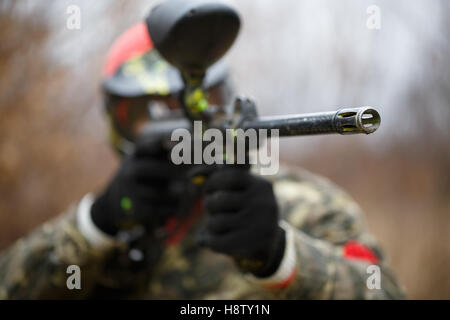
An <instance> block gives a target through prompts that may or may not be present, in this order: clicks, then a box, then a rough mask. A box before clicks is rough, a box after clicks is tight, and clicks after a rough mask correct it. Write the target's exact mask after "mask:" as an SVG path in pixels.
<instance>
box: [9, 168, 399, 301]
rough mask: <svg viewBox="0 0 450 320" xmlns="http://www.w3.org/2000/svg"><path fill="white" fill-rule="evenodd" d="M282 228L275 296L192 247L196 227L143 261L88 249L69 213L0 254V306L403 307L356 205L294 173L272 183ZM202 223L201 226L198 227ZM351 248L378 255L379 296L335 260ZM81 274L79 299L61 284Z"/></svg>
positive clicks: (155, 246)
mask: <svg viewBox="0 0 450 320" xmlns="http://www.w3.org/2000/svg"><path fill="white" fill-rule="evenodd" d="M273 182H274V190H275V193H276V195H277V199H278V202H279V206H280V210H281V215H282V217H283V219H285V220H286V221H288V222H289V224H290V225H291V226H292V227H293V228H295V249H296V255H297V270H296V274H295V278H294V279H293V280H292V281H291V282H290V283H289V285H288V286H286V287H284V288H282V289H264V288H262V287H261V286H260V285H258V284H256V283H253V282H251V281H249V280H248V279H247V278H246V277H245V276H244V275H243V274H242V273H241V272H240V271H239V269H238V268H236V266H235V265H234V263H233V261H232V259H231V258H229V257H227V256H225V255H221V254H217V253H214V252H212V251H210V250H208V249H204V248H199V247H198V246H197V244H196V242H195V235H196V232H197V229H198V228H199V227H200V226H201V221H198V223H196V224H195V226H194V227H193V228H192V229H191V230H190V231H189V232H188V234H187V235H186V236H185V237H184V239H183V240H182V241H181V242H180V243H179V244H176V245H170V246H165V245H162V244H160V243H151V244H150V245H149V244H148V242H151V240H150V239H147V240H146V241H143V242H144V243H145V242H147V244H144V245H143V246H142V247H145V250H143V252H144V254H143V256H144V259H141V260H139V259H138V261H135V260H136V259H134V260H133V259H131V258H130V257H132V256H133V255H132V254H130V252H129V251H130V250H129V249H128V248H126V247H125V246H117V247H116V248H113V249H111V250H108V251H107V252H101V251H98V250H96V249H94V248H92V247H91V246H90V245H89V243H88V242H87V241H86V240H85V239H84V238H83V236H82V234H81V233H80V231H79V230H78V229H77V226H76V219H75V216H76V207H75V206H74V207H71V208H70V209H69V210H68V212H66V213H65V214H63V215H62V216H60V217H58V218H57V219H55V220H53V221H50V222H48V223H46V224H44V225H43V226H41V227H40V228H38V229H37V230H36V231H34V232H33V233H31V234H30V235H28V236H26V237H24V238H23V239H20V240H18V241H17V242H16V243H15V244H14V245H12V246H11V247H10V248H9V249H7V250H6V251H5V252H3V253H1V254H0V299H96V298H100V299H102V298H103V299H104V298H137V299H399V298H404V293H403V290H402V289H401V287H400V286H399V285H398V283H397V282H396V280H395V278H394V276H393V275H392V273H391V271H390V270H389V267H388V265H387V261H386V258H385V256H384V254H383V252H382V251H381V249H380V248H379V246H378V244H377V243H376V241H375V240H374V239H373V237H371V236H370V235H369V234H368V233H367V230H366V229H365V226H364V221H363V217H362V213H361V210H360V208H359V207H358V205H357V204H355V202H354V201H353V200H352V199H351V198H350V197H349V196H348V195H347V194H346V193H345V192H343V191H342V190H340V189H339V188H337V187H336V186H334V185H333V184H332V183H330V182H329V181H328V180H326V179H324V178H321V177H317V176H315V175H313V174H311V173H309V172H306V171H304V170H299V169H295V170H294V169H289V170H284V171H283V170H281V171H280V173H279V174H278V175H277V176H274V177H273ZM199 219H201V218H199ZM350 240H356V241H358V242H360V243H362V244H364V245H366V246H367V247H369V248H370V249H372V251H373V252H375V253H376V255H377V256H378V258H379V262H378V265H379V267H380V269H381V289H372V290H371V289H368V288H367V285H366V281H367V278H368V276H369V274H367V267H368V266H369V263H367V262H365V261H364V260H356V259H352V260H349V259H347V258H344V257H343V256H342V250H343V245H345V243H346V242H347V241H350ZM73 264H74V265H78V266H80V268H81V290H76V289H74V290H69V289H68V288H67V285H66V281H67V278H68V276H69V275H68V274H67V273H66V270H67V267H68V266H69V265H73Z"/></svg>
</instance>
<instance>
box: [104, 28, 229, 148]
mask: <svg viewBox="0 0 450 320" xmlns="http://www.w3.org/2000/svg"><path fill="white" fill-rule="evenodd" d="M103 74H104V81H103V92H104V97H105V107H106V113H107V116H108V122H109V129H110V134H109V139H110V142H111V144H112V145H113V146H114V148H115V149H116V150H117V151H118V152H120V153H121V154H129V153H130V152H132V150H133V149H134V144H135V143H136V141H137V140H138V139H139V137H140V136H141V135H142V134H143V132H144V131H145V128H148V127H149V126H150V125H154V124H157V123H158V122H162V121H165V120H169V119H170V120H173V119H182V118H183V117H184V111H183V109H182V105H181V98H180V95H181V93H182V91H183V88H184V82H183V79H182V77H181V75H180V72H179V71H178V70H177V69H176V68H175V67H173V66H172V65H170V64H169V63H168V62H167V61H166V60H164V59H163V58H162V57H161V55H160V54H159V53H158V51H156V50H155V49H154V48H153V43H152V41H151V39H150V36H149V33H148V30H147V25H146V24H145V23H144V22H142V23H138V24H136V25H134V26H132V27H131V28H130V29H128V30H127V31H126V32H125V33H123V34H122V35H121V36H120V37H119V38H118V39H117V40H116V41H115V43H114V44H113V45H112V47H111V49H110V51H109V53H108V57H107V59H106V64H105V67H104V72H103ZM204 83H205V89H206V93H207V99H208V102H209V104H211V105H216V106H218V107H219V108H225V106H226V105H228V104H229V102H230V99H231V97H232V92H231V86H230V84H229V81H228V70H227V66H226V65H225V63H224V62H223V61H219V62H218V63H216V64H215V65H214V66H213V67H212V68H210V70H209V71H208V74H207V76H206V79H205V82H204Z"/></svg>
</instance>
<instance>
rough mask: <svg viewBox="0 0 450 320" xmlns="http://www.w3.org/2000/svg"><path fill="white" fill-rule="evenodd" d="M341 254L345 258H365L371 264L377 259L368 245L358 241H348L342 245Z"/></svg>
mask: <svg viewBox="0 0 450 320" xmlns="http://www.w3.org/2000/svg"><path fill="white" fill-rule="evenodd" d="M342 255H343V256H344V258H346V259H359V260H365V261H368V262H370V263H373V264H376V263H378V261H379V259H378V257H377V256H376V255H375V253H374V252H373V251H372V250H371V249H370V248H369V247H367V246H365V245H363V244H362V243H360V242H358V241H348V242H347V243H346V244H345V246H344V250H343V253H342Z"/></svg>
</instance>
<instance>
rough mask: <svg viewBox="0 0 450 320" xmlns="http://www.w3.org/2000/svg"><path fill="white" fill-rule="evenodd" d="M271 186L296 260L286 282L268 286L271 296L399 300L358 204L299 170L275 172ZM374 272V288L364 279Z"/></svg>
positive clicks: (370, 282) (401, 296) (331, 186)
mask: <svg viewBox="0 0 450 320" xmlns="http://www.w3.org/2000/svg"><path fill="white" fill-rule="evenodd" d="M274 189H275V193H276V195H277V198H278V199H279V203H280V207H281V211H282V216H283V218H284V219H285V221H287V222H288V227H289V228H290V229H291V230H293V232H292V233H293V235H294V236H293V239H294V240H293V243H294V246H293V247H294V250H295V261H296V263H295V268H294V271H293V272H292V276H291V278H290V279H289V281H288V282H287V284H285V286H284V287H282V288H279V289H272V290H271V291H272V293H273V294H274V295H275V297H276V298H280V299H400V298H404V294H403V290H402V289H401V288H400V287H399V285H398V284H397V282H396V280H395V278H394V276H393V274H392V272H391V271H390V269H389V267H388V262H387V259H386V257H385V256H384V254H383V252H382V251H381V249H380V247H379V245H378V244H377V242H376V241H375V240H374V238H373V237H372V236H371V235H370V234H369V233H368V232H367V230H366V229H365V226H364V222H363V217H362V213H361V210H360V208H359V207H358V205H357V204H356V203H355V202H354V201H353V200H352V199H351V198H350V197H349V196H348V195H347V194H346V193H344V192H343V191H342V190H340V189H339V188H337V187H336V186H334V185H333V184H332V183H331V182H329V181H328V180H326V179H323V178H319V177H317V176H314V175H312V174H310V173H308V172H304V171H296V173H295V174H293V171H289V172H286V173H283V174H281V175H280V176H279V177H277V179H276V181H274ZM294 250H293V251H294ZM371 265H375V267H373V266H372V267H370V266H371ZM374 268H375V269H374ZM374 270H375V271H374ZM377 271H379V275H380V277H379V279H380V282H379V286H378V285H377V282H376V278H370V279H369V277H371V275H374V277H376V272H377Z"/></svg>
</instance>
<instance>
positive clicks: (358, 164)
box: [0, 0, 450, 299]
mask: <svg viewBox="0 0 450 320" xmlns="http://www.w3.org/2000/svg"><path fill="white" fill-rule="evenodd" d="M233 2H234V4H235V5H236V6H237V7H238V9H239V11H240V12H241V15H242V17H243V20H244V25H243V29H242V32H241V35H240V37H239V39H238V41H237V43H236V45H235V46H234V48H233V49H232V52H231V53H230V54H229V56H228V59H229V61H230V63H231V66H232V68H233V79H234V82H235V84H236V86H237V91H238V93H240V94H243V95H249V96H252V97H254V98H255V99H256V101H257V102H258V104H259V107H260V111H261V113H262V114H264V115H269V114H283V113H284V114H285V113H299V112H313V111H327V110H333V109H337V108H338V107H342V106H362V105H371V106H376V107H377V108H378V109H379V110H381V114H382V126H381V128H380V129H379V131H378V132H377V133H376V134H374V135H372V136H364V137H361V136H354V137H341V136H327V137H308V138H306V137H303V138H290V139H288V140H287V141H284V142H283V143H282V145H281V148H282V149H281V155H282V160H284V161H285V162H288V163H291V164H296V165H301V166H303V167H305V168H307V169H309V170H312V171H315V172H318V173H321V174H323V175H325V176H327V177H329V178H330V179H331V180H333V181H335V182H336V183H338V184H340V185H341V186H343V187H344V188H345V189H347V190H348V191H349V192H350V193H351V194H352V195H353V197H354V198H355V199H356V200H357V201H358V202H359V203H360V204H361V206H362V207H363V209H364V210H365V211H366V212H367V219H368V222H369V228H370V230H371V231H372V232H373V233H374V234H375V235H376V236H377V237H378V238H379V239H380V241H381V242H382V243H383V244H384V246H385V248H386V251H387V252H388V254H389V256H390V257H391V260H392V265H393V267H394V269H395V271H396V272H397V273H398V277H399V278H400V280H401V281H402V283H403V284H404V286H405V287H406V289H407V292H408V295H409V297H410V298H426V299H430V298H447V299H448V298H450V273H449V272H448V270H449V265H450V197H449V196H450V150H449V146H450V130H449V122H450V59H449V57H450V41H449V40H450V39H449V31H450V19H449V12H450V2H449V1H446V0H440V1H439V0H432V1H427V2H425V1H418V0H413V1H407V0H396V1H389V0H384V1H376V0H373V1H356V0H354V1H352V0H343V1H333V0H279V1H269V0H258V1H251V0H245V1H244V0H239V1H233ZM154 3H155V1H145V0H139V1H137V0H132V1H131V0H130V1H125V0H120V1H106V0H97V1H89V0H79V1H77V0H72V1H50V0H46V1H39V2H38V1H32V0H21V1H13V0H2V1H1V2H0V38H1V42H0V88H1V91H0V249H1V248H6V247H7V246H8V245H10V244H11V243H12V242H13V241H14V240H15V239H17V238H18V237H20V236H22V235H24V234H26V233H27V232H29V231H30V230H32V229H33V228H34V227H35V226H37V225H38V224H40V223H42V222H43V221H45V220H47V219H48V218H50V217H52V216H55V215H57V214H58V213H60V212H61V211H63V210H64V209H65V208H66V207H67V206H68V205H69V204H70V203H72V202H74V201H77V200H78V199H80V198H81V197H82V196H83V195H84V194H85V193H87V192H89V191H93V190H98V189H99V188H101V187H102V186H103V185H104V184H105V183H106V181H107V180H108V178H109V177H110V175H111V174H112V173H113V171H114V169H115V168H116V167H117V165H118V159H117V158H116V157H115V155H114V153H113V152H112V151H111V150H110V149H109V148H108V145H107V142H106V141H107V140H106V126H105V123H104V121H103V118H102V100H101V94H100V82H101V76H100V75H101V69H102V61H103V59H104V57H105V55H106V52H107V49H108V46H109V45H110V44H111V43H112V41H113V40H114V38H115V37H116V36H117V35H119V34H120V33H121V32H122V31H123V30H124V29H126V28H127V27H128V26H130V25H132V24H133V23H135V22H137V21H139V20H140V19H142V18H143V17H144V16H145V15H146V14H147V13H148V10H149V9H150V8H151V6H152V5H153V4H154ZM72 4H74V5H77V6H79V8H80V9H81V29H80V30H69V29H68V28H67V27H66V20H67V18H68V17H69V15H68V14H67V12H66V10H67V8H68V6H69V5H72ZM372 4H375V5H377V6H379V8H380V9H381V29H380V30H370V29H368V28H367V26H366V22H367V19H368V18H369V15H368V14H367V12H366V10H367V8H368V7H369V5H372Z"/></svg>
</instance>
